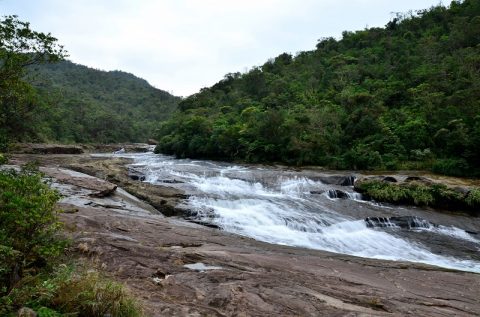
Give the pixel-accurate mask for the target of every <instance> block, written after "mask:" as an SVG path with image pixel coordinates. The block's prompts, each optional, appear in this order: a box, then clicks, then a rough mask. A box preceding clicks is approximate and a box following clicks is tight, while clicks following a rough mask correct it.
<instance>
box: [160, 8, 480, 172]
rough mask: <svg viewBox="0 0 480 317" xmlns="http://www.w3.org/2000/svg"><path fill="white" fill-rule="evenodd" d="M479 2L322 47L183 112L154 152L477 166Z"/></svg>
mask: <svg viewBox="0 0 480 317" xmlns="http://www.w3.org/2000/svg"><path fill="white" fill-rule="evenodd" d="M479 44H480V1H478V0H466V1H454V2H452V3H451V5H450V6H449V7H448V8H446V7H443V6H437V7H432V8H430V9H428V10H423V11H419V12H416V13H414V14H407V15H403V16H400V15H399V16H398V17H397V18H395V19H393V20H392V21H390V22H389V23H388V24H387V25H386V26H385V28H370V29H366V30H362V31H356V32H344V33H343V38H342V39H340V40H335V39H333V38H325V39H322V40H320V41H319V42H318V44H317V49H316V50H314V51H307V52H301V53H299V54H297V55H296V56H291V55H289V54H282V55H280V56H278V57H276V58H275V59H272V60H269V61H268V62H267V63H265V64H264V65H262V66H260V67H254V68H253V69H252V70H250V71H249V72H247V73H244V74H240V73H235V74H227V75H226V76H225V78H224V79H223V80H221V81H220V82H218V83H217V84H215V85H214V86H212V87H210V88H206V89H203V90H202V91H201V92H200V93H198V94H195V95H192V96H190V97H189V98H187V99H185V100H183V101H182V102H180V104H179V111H178V112H177V113H176V114H175V115H174V116H173V117H172V119H171V120H169V121H168V122H166V123H164V124H163V125H162V128H161V129H160V133H159V138H160V139H161V143H160V145H159V146H158V147H157V151H158V152H162V153H168V154H175V155H177V156H179V157H200V158H214V159H225V160H243V161H248V162H284V163H287V164H298V165H305V164H315V165H325V166H329V167H333V168H356V169H382V168H388V169H396V168H432V169H433V170H434V171H437V172H442V173H449V174H457V175H462V174H469V173H472V172H473V171H474V170H475V169H477V170H478V168H479V167H480V45H479Z"/></svg>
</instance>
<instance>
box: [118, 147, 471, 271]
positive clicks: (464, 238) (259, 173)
mask: <svg viewBox="0 0 480 317" xmlns="http://www.w3.org/2000/svg"><path fill="white" fill-rule="evenodd" d="M122 156H124V157H130V158H133V159H134V164H132V165H131V168H133V169H135V170H138V171H140V172H142V173H144V174H145V175H146V180H145V181H147V182H150V183H153V184H161V185H168V186H174V187H177V188H181V189H184V190H185V191H186V192H187V193H188V194H191V197H190V198H189V200H188V201H187V205H188V206H187V209H189V210H191V215H190V217H191V219H193V220H196V221H199V222H202V223H210V224H213V225H216V226H218V227H220V228H221V229H223V230H225V231H228V232H232V233H235V234H239V235H243V236H247V237H251V238H254V239H257V240H260V241H265V242H269V243H275V244H281V245H289V246H297V247H305V248H311V249H318V250H326V251H330V252H336V253H342V254H349V255H354V256H359V257H366V258H375V259H386V260H396V261H411V262H419V263H425V264H431V265H436V266H441V267H445V268H451V269H458V270H464V271H471V272H479V273H480V255H479V253H480V240H479V238H478V237H477V236H476V235H472V234H469V233H467V232H466V231H465V228H458V227H456V226H453V225H452V223H453V224H455V225H461V222H459V220H458V219H456V218H455V219H454V218H453V217H454V216H448V217H451V218H452V219H450V218H448V217H447V216H443V215H441V216H438V217H437V216H436V214H435V213H434V212H429V211H423V210H420V209H408V208H402V207H397V206H387V205H385V206H383V205H381V204H377V203H373V202H367V201H362V200H361V198H362V197H361V195H360V194H358V193H355V192H354V191H353V188H352V187H351V186H350V187H349V186H338V185H328V184H325V183H323V182H322V181H319V180H318V175H319V174H321V173H320V172H315V171H307V172H305V171H300V172H297V171H292V170H288V169H282V168H266V167H258V166H236V165H233V164H227V163H217V162H210V161H195V160H176V159H173V158H171V157H167V156H162V155H155V154H152V153H144V154H123V155H122ZM165 183H168V184H165ZM338 190H341V191H342V192H343V193H345V194H346V195H345V197H342V198H337V197H336V193H337V192H338ZM399 215H418V216H419V217H422V218H424V219H425V218H427V220H428V221H426V222H425V223H424V225H422V227H419V228H414V229H411V230H404V229H400V228H395V226H390V227H388V226H387V227H386V228H375V227H374V228H372V227H368V226H367V223H366V222H365V220H364V219H365V218H366V217H377V216H382V217H389V216H399ZM431 219H432V220H433V221H432V220H431ZM429 221H432V222H433V223H438V224H439V226H434V225H430V222H429ZM439 221H440V223H439ZM441 222H443V223H441ZM470 225H471V224H470Z"/></svg>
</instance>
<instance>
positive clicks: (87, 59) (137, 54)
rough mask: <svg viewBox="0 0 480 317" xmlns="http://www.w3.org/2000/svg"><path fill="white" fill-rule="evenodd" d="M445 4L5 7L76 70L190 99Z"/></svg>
mask: <svg viewBox="0 0 480 317" xmlns="http://www.w3.org/2000/svg"><path fill="white" fill-rule="evenodd" d="M437 3H438V0H404V1H401V2H400V1H393V0H392V1H382V0H350V1H348V0H304V1H298V0H297V1H294V0H242V1H239V0H235V1H234V0H231V1H226V0H162V1H155V0H137V1H135V0H120V1H118V0H117V1H114V0H103V1H100V0H97V1H94V0H79V1H64V0H38V1H35V2H32V1H28V0H4V1H3V2H0V9H1V11H0V14H18V15H19V16H20V18H21V19H23V20H28V21H30V22H31V23H32V26H33V28H34V29H36V30H40V31H44V32H51V33H52V34H53V35H54V36H56V37H57V38H58V39H59V41H60V43H62V44H64V45H65V47H66V49H67V50H68V51H69V53H70V56H71V59H72V60H73V61H74V62H77V63H80V64H85V65H88V66H91V67H95V68H100V69H106V70H113V69H121V70H124V71H128V72H132V73H134V74H135V75H137V76H139V77H143V78H145V79H147V80H148V81H149V82H150V83H151V84H153V85H154V86H156V87H158V88H161V89H165V90H168V91H172V92H173V93H175V94H177V95H188V94H191V93H194V92H196V91H198V90H199V89H200V88H202V87H205V86H210V85H212V84H214V83H215V82H217V81H218V80H220V79H221V78H222V77H223V75H224V74H226V73H228V72H235V71H243V70H244V69H245V68H250V67H252V66H254V65H260V64H262V63H263V62H265V61H266V60H267V59H268V58H270V57H274V56H276V55H278V54H280V53H282V52H291V53H295V52H297V51H301V50H307V49H313V48H314V47H315V44H316V41H317V39H319V38H321V37H325V36H339V35H340V34H341V32H342V31H343V30H357V29H363V28H365V26H367V25H369V26H382V25H384V24H385V23H386V22H387V21H388V20H389V19H390V17H391V14H390V13H391V12H398V11H400V12H404V11H407V10H409V9H421V8H426V7H429V6H431V5H434V4H437Z"/></svg>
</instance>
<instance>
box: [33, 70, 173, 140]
mask: <svg viewBox="0 0 480 317" xmlns="http://www.w3.org/2000/svg"><path fill="white" fill-rule="evenodd" d="M27 78H28V81H29V82H30V83H31V84H32V85H33V86H34V87H35V88H36V90H37V92H38V94H39V95H40V98H39V99H40V100H41V101H42V103H43V106H42V107H39V108H38V112H39V113H38V118H37V124H38V126H37V129H38V130H39V131H38V133H37V135H39V136H40V137H41V138H44V139H45V140H56V141H62V142H102V143H105V142H124V141H129V142H134V141H136V142H146V140H147V139H148V138H151V137H153V133H154V131H155V129H156V127H157V126H158V123H159V122H160V121H163V120H165V119H167V118H168V117H169V116H170V114H171V113H172V112H173V111H174V110H175V109H176V106H177V104H178V102H179V101H180V98H178V97H175V96H172V95H171V94H169V93H168V92H165V91H162V90H159V89H156V88H154V87H152V86H151V85H150V84H148V82H147V81H145V80H143V79H140V78H138V77H135V76H134V75H132V74H129V73H125V72H121V71H110V72H105V71H100V70H96V69H92V68H89V67H86V66H82V65H78V64H74V63H72V62H69V61H63V62H59V63H53V64H41V65H35V66H34V67H31V68H30V69H29V70H28V76H27Z"/></svg>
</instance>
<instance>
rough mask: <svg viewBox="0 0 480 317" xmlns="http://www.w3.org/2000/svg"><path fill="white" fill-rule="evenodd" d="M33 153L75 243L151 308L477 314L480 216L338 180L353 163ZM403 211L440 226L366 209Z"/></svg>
mask: <svg viewBox="0 0 480 317" xmlns="http://www.w3.org/2000/svg"><path fill="white" fill-rule="evenodd" d="M30 158H31V156H28V155H19V156H16V157H14V159H13V162H14V163H15V162H16V163H21V162H22V161H26V160H28V159H30ZM36 158H37V159H38V160H40V163H41V165H43V166H44V167H43V169H42V170H43V171H44V172H45V173H46V174H47V175H49V176H51V177H52V178H53V180H54V186H56V187H57V188H58V189H59V190H60V191H61V192H62V193H63V194H64V195H65V197H64V199H63V200H62V201H61V203H60V205H61V207H62V208H63V209H64V210H65V211H66V212H65V213H64V214H63V215H62V218H63V220H64V221H65V222H66V224H67V227H68V228H69V234H71V236H72V238H73V239H74V243H75V245H76V246H77V250H78V252H79V254H81V255H82V256H85V257H92V258H95V259H96V261H98V262H99V263H101V265H102V267H103V268H104V269H105V270H107V271H108V272H110V273H111V274H112V275H113V276H115V277H116V278H117V279H119V280H121V281H123V282H125V283H126V284H128V285H129V286H130V288H131V289H132V290H133V292H134V293H136V294H137V295H139V296H140V297H142V298H143V299H144V301H145V305H146V308H147V311H148V313H149V314H150V315H152V316H170V315H172V316H192V315H193V316H195V315H198V316H202V315H206V316H234V315H235V316H237V315H239V316H242V315H243V316H266V315H271V316H273V315H276V316H319V315H324V316H385V315H391V316H400V315H412V316H422V315H425V316H426V315H428V316H454V315H455V316H476V315H479V314H480V303H479V302H478V298H480V275H479V274H475V273H471V272H472V271H473V272H475V271H478V268H479V266H478V265H479V264H478V263H479V262H480V259H479V256H478V247H479V240H478V237H477V236H476V235H475V233H476V232H478V231H479V227H480V226H479V223H478V219H476V218H471V217H466V216H458V215H455V216H454V215H450V214H443V213H438V212H435V211H433V210H423V209H419V208H406V207H398V206H388V205H380V204H375V203H372V202H368V201H363V200H362V199H361V197H359V196H358V195H357V194H356V193H355V192H354V191H353V189H352V188H351V187H350V186H351V185H350V184H343V185H342V182H343V180H344V179H345V177H349V176H350V175H347V174H346V175H344V176H345V177H343V176H342V175H333V174H328V173H325V172H318V171H292V170H288V169H284V168H270V167H268V168H267V167H259V166H257V167H246V166H233V165H228V164H219V163H213V162H199V161H188V160H183V161H177V160H173V159H171V158H167V157H159V156H155V155H153V154H150V153H144V154H126V155H124V157H113V158H112V157H105V156H104V157H99V156H93V157H92V156H89V155H77V156H75V155H45V156H38V157H36ZM132 160H133V161H132ZM59 166H63V168H59ZM72 169H75V170H76V171H77V172H73V171H72ZM80 170H81V171H82V172H85V173H88V174H90V175H93V176H88V175H86V174H84V173H79V172H78V171H80ZM132 173H136V175H139V176H143V177H144V180H143V181H142V180H141V178H137V179H136V180H134V179H132V178H131V177H129V174H130V175H132ZM342 177H343V180H342ZM341 180H342V181H341ZM115 187H116V188H115ZM112 188H115V189H112ZM331 190H338V191H341V192H343V193H346V197H332V194H331V192H330V194H329V191H331ZM128 192H131V193H135V195H136V196H137V197H138V196H139V197H141V198H143V199H142V200H140V199H138V198H137V197H134V196H132V195H130V194H129V193H128ZM312 192H313V193H312ZM337 196H338V195H337ZM144 201H148V202H149V203H146V202H144ZM159 211H161V212H163V213H165V214H168V215H177V216H182V217H183V216H185V215H187V218H190V219H193V220H194V221H197V222H204V223H206V224H210V225H212V226H215V227H219V228H221V229H223V230H218V229H213V228H208V227H205V226H201V225H198V224H195V223H192V222H188V221H185V220H183V219H182V217H164V216H163V215H162V214H161V213H160V212H159ZM407 216H415V217H419V219H423V220H425V221H427V222H428V223H429V224H432V225H425V226H423V227H421V228H420V226H419V227H412V226H410V227H408V228H407V227H402V226H400V225H399V226H395V225H392V226H386V225H377V226H375V225H370V226H367V222H366V221H365V219H366V218H367V217H383V218H382V221H383V223H385V221H386V220H388V219H392V217H407ZM403 220H404V221H407V220H405V218H403ZM252 238H254V239H252ZM265 242H269V243H265ZM338 248H344V249H343V250H339V249H338ZM392 248H393V249H392ZM328 251H332V252H335V253H332V252H328ZM339 253H346V254H350V255H342V254H339ZM351 255H356V256H351ZM358 256H362V257H358ZM365 257H370V259H368V258H365ZM375 257H376V258H384V259H389V258H391V259H392V260H395V261H386V260H381V259H372V258H375ZM407 261H408V262H407ZM418 262H424V264H422V263H418ZM428 264H433V265H435V266H431V265H428ZM202 268H203V269H202ZM451 269H455V270H451ZM459 270H463V271H459Z"/></svg>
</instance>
